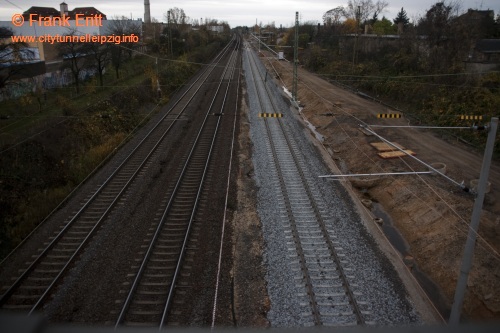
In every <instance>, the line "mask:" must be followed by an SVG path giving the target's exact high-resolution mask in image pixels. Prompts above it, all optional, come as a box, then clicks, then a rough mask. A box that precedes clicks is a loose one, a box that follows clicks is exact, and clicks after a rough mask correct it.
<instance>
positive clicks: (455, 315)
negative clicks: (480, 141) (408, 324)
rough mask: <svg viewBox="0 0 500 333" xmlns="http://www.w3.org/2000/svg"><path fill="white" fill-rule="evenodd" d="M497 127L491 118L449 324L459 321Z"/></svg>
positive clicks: (456, 323)
mask: <svg viewBox="0 0 500 333" xmlns="http://www.w3.org/2000/svg"><path fill="white" fill-rule="evenodd" d="M497 127H498V118H491V126H490V129H489V133H488V140H487V142H486V149H485V151H484V157H483V166H482V167H481V175H480V176H479V183H478V185H477V197H476V200H475V201H474V208H473V210H472V217H471V223H470V226H469V234H468V235H467V242H466V243H465V249H464V255H463V258H462V266H461V268H460V276H459V278H458V282H457V288H456V290H455V298H454V300H453V306H452V308H451V314H450V319H449V321H448V323H449V324H450V325H458V323H459V322H460V313H461V312H462V305H463V301H464V295H465V290H466V288H467V280H468V278H469V272H470V269H471V267H472V258H473V255H474V246H475V244H476V237H477V230H478V228H479V221H480V218H481V210H482V208H483V201H484V193H485V190H486V185H487V182H488V174H489V171H490V165H491V157H492V155H493V147H494V145H495V137H496V133H497Z"/></svg>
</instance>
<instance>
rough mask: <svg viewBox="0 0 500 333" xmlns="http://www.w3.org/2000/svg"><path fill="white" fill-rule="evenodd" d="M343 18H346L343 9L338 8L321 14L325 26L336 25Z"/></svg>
mask: <svg viewBox="0 0 500 333" xmlns="http://www.w3.org/2000/svg"><path fill="white" fill-rule="evenodd" d="M343 17H346V12H345V8H344V7H342V6H339V7H336V8H333V9H330V10H329V11H327V12H326V13H324V14H323V23H324V24H326V25H338V24H340V20H341V19H342V18H343Z"/></svg>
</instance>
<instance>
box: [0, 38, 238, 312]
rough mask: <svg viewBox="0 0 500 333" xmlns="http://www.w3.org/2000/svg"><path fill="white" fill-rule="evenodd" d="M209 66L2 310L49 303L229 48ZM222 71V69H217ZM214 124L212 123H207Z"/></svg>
mask: <svg viewBox="0 0 500 333" xmlns="http://www.w3.org/2000/svg"><path fill="white" fill-rule="evenodd" d="M234 42H235V41H234V40H233V42H232V43H230V44H228V46H227V47H226V48H225V49H224V50H223V51H222V52H221V53H220V54H219V55H218V56H217V57H216V58H215V59H214V61H213V62H212V63H211V64H210V65H208V66H206V68H205V70H204V71H203V72H202V73H201V74H200V76H199V77H198V78H197V79H196V80H195V81H194V82H193V83H192V84H191V85H190V86H188V87H187V88H186V89H185V92H184V93H183V94H182V95H181V96H180V97H179V98H178V100H177V101H176V102H175V103H174V104H173V106H172V107H171V108H170V109H169V110H168V111H167V112H166V113H165V115H164V116H163V117H161V119H160V120H159V121H158V122H157V123H156V125H155V126H154V127H153V128H152V129H151V130H150V131H149V133H148V134H147V135H146V137H145V138H144V139H143V140H141V141H140V142H139V144H138V145H137V146H136V147H135V149H133V150H132V152H131V153H130V154H129V155H128V156H126V157H125V158H124V159H123V161H122V162H121V163H120V164H119V165H118V166H117V167H116V168H115V171H114V172H112V173H111V174H110V175H109V177H108V178H107V179H106V180H105V181H103V182H102V184H101V185H99V186H98V188H97V189H96V190H95V191H94V193H92V194H91V195H89V196H88V198H87V199H86V200H85V202H84V203H83V204H82V206H81V207H80V208H79V209H78V210H77V211H76V213H74V214H73V215H71V216H70V217H68V218H67V219H66V220H65V221H64V223H63V224H62V225H61V226H60V231H58V232H57V233H56V234H54V235H53V236H52V237H50V240H49V241H48V244H46V246H45V247H44V248H41V249H40V250H39V252H38V253H37V254H36V255H34V260H33V261H32V262H30V263H29V264H27V268H26V269H23V270H22V272H20V274H19V275H18V276H14V277H13V280H15V282H14V283H13V284H12V285H10V286H8V287H6V288H3V290H2V294H1V296H0V308H2V309H5V310H15V311H22V312H27V313H28V314H29V315H31V314H33V313H34V312H35V311H37V310H38V309H40V307H41V306H42V305H43V304H45V303H46V301H47V299H48V297H49V296H50V295H52V294H53V293H54V291H55V289H56V288H57V286H58V285H59V284H60V281H61V278H62V277H63V276H65V274H67V272H68V269H69V268H70V267H72V265H73V264H74V262H75V260H76V259H77V258H79V257H80V256H81V255H82V253H83V252H84V250H85V248H86V246H87V245H88V243H89V242H90V240H91V239H92V238H93V237H94V236H95V234H96V233H97V232H98V230H99V229H100V228H102V227H103V225H104V224H105V223H106V222H107V221H108V217H109V215H110V213H111V212H112V211H113V210H114V209H115V208H116V205H117V203H119V202H123V201H125V199H126V197H127V192H128V191H129V190H130V188H131V187H132V186H133V185H134V184H136V183H137V182H138V181H140V180H141V178H142V176H143V175H144V174H145V173H147V170H148V168H149V167H150V161H151V160H153V159H154V157H155V156H156V154H158V153H159V152H162V151H163V150H165V149H166V147H167V145H168V144H169V143H168V140H165V139H166V138H167V137H168V135H169V133H171V131H174V129H175V128H176V124H178V121H177V120H179V119H180V118H181V117H182V116H183V115H184V113H185V111H186V110H187V109H188V106H189V105H190V104H191V103H192V102H193V101H194V98H195V96H196V95H197V93H198V92H199V91H200V89H201V87H203V85H204V84H205V83H206V82H207V81H208V80H211V76H212V75H213V74H212V72H214V71H215V70H216V69H217V70H220V68H219V66H220V64H221V63H222V61H224V60H225V59H226V58H227V54H228V53H230V50H231V49H230V45H232V44H234ZM216 72H217V71H216ZM208 122H210V121H208Z"/></svg>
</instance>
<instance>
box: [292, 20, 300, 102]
mask: <svg viewBox="0 0 500 333" xmlns="http://www.w3.org/2000/svg"><path fill="white" fill-rule="evenodd" d="M298 79H299V12H295V41H294V47H293V84H292V99H293V101H294V102H296V103H297V106H298V101H297V82H298Z"/></svg>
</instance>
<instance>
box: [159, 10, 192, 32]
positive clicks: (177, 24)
mask: <svg viewBox="0 0 500 333" xmlns="http://www.w3.org/2000/svg"><path fill="white" fill-rule="evenodd" d="M169 13H170V24H171V25H172V27H173V28H174V29H181V28H182V27H184V26H185V25H186V24H188V22H189V17H187V16H186V13H184V10H183V9H181V8H177V7H174V8H171V9H170V10H169ZM164 15H165V21H169V17H168V13H166V14H164Z"/></svg>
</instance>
